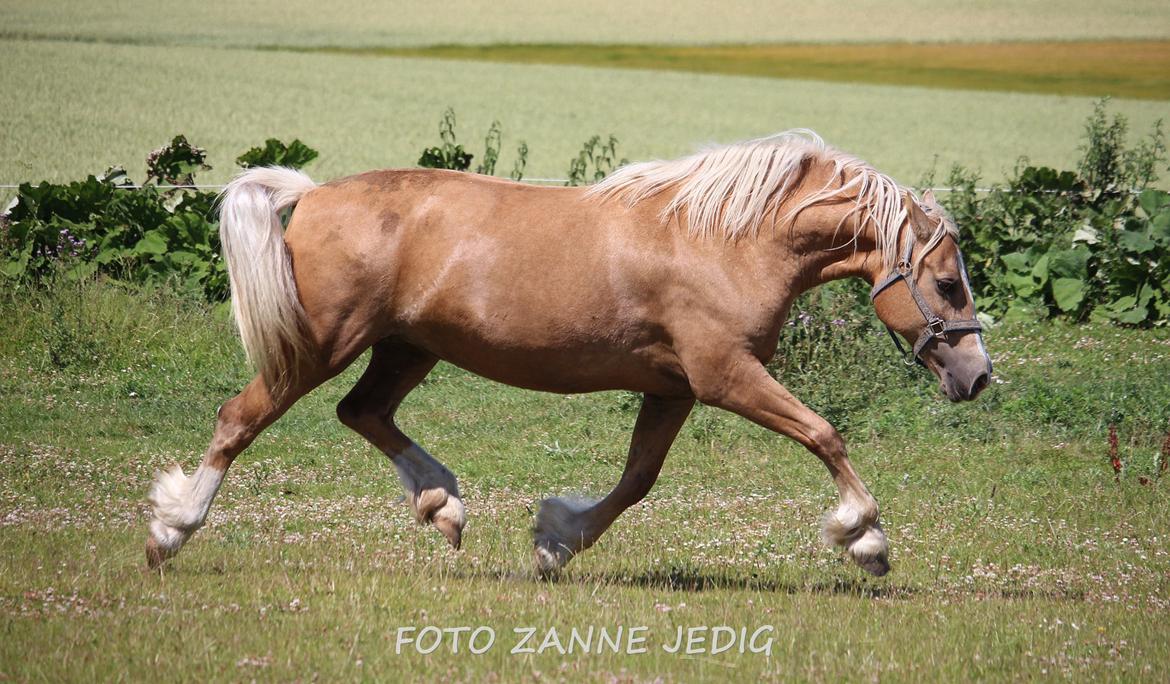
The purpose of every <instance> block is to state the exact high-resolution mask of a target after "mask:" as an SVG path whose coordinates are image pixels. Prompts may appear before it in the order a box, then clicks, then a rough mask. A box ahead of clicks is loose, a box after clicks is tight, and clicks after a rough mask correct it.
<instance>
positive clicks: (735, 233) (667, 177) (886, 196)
mask: <svg viewBox="0 0 1170 684" xmlns="http://www.w3.org/2000/svg"><path fill="white" fill-rule="evenodd" d="M815 164H828V165H831V173H830V174H829V181H828V182H826V184H825V185H824V186H823V187H821V188H819V189H817V190H815V191H812V192H809V193H808V194H807V195H805V196H804V197H801V198H800V199H799V201H798V202H796V204H795V205H793V206H791V207H790V208H789V209H788V210H787V211H786V212H785V213H784V215H783V216H781V215H780V209H781V207H782V206H783V205H784V204H785V203H787V202H789V200H792V199H794V198H795V197H796V196H797V191H798V190H799V189H800V187H801V184H802V181H803V180H804V178H805V176H806V174H807V173H808V169H809V168H811V167H812V166H813V165H815ZM670 190H673V192H674V196H673V197H672V198H671V200H670V201H669V202H668V203H667V204H666V205H665V206H664V207H663V208H662V211H661V213H660V214H659V216H660V218H661V219H662V220H664V221H668V220H671V219H674V218H680V217H681V214H683V213H684V212H685V213H686V219H687V226H688V230H689V232H690V234H691V235H692V236H694V237H697V238H709V237H719V238H723V239H726V240H730V241H736V240H739V239H741V238H744V237H754V236H756V235H757V234H758V233H759V230H760V228H761V227H762V226H764V225H771V226H776V225H777V224H781V225H782V224H785V223H788V222H790V221H791V220H793V219H794V218H795V217H796V216H797V215H798V214H799V213H800V212H802V211H804V210H805V209H807V208H809V207H811V206H814V205H816V204H820V203H822V202H827V201H830V200H840V199H847V200H848V199H852V200H853V206H852V208H851V209H850V210H849V211H848V212H846V214H845V215H844V216H843V217H842V218H841V221H840V223H839V224H838V226H837V228H838V229H839V228H840V226H841V225H843V224H844V223H845V222H846V221H847V220H848V219H849V218H851V217H854V216H856V217H857V219H858V220H856V221H855V222H854V225H855V231H854V235H853V239H852V240H850V241H849V242H846V243H845V244H843V245H841V246H842V247H844V246H846V245H849V244H853V245H854V246H856V244H857V238H858V236H859V235H860V234H861V232H862V231H863V230H864V229H865V227H866V226H867V225H871V226H873V228H874V235H875V236H876V241H877V248H878V250H880V252H881V254H882V257H883V261H884V262H885V265H886V267H887V268H893V266H894V264H895V263H896V262H897V260H898V259H899V258H900V252H901V249H900V248H899V245H898V236H899V234H900V233H901V230H902V227H903V226H904V225H905V224H906V222H907V218H908V214H907V209H906V205H905V203H904V201H903V196H904V195H908V196H909V197H911V198H912V199H913V201H915V202H919V201H920V200H919V199H918V196H917V195H916V194H915V193H914V192H913V191H911V190H910V189H908V188H905V187H902V186H901V185H899V184H898V183H897V182H895V181H894V180H893V179H892V178H890V177H889V176H887V175H885V174H883V173H879V172H878V171H877V170H875V169H874V168H873V167H872V166H870V165H869V164H867V163H866V162H864V161H862V160H861V159H858V158H857V157H854V156H852V155H849V154H846V153H844V152H841V151H840V150H837V149H835V148H833V147H830V146H828V145H826V144H825V142H824V141H823V140H822V139H821V138H820V136H818V135H817V134H816V133H814V132H812V131H810V130H807V129H795V130H791V131H785V132H783V133H777V134H776V135H771V136H768V137H765V138H757V139H755V140H748V141H745V142H741V143H735V144H732V145H724V146H720V147H713V148H710V149H706V150H703V151H700V152H698V153H696V154H693V155H691V156H689V157H683V158H681V159H673V160H667V161H649V162H642V163H639V164H631V165H629V166H625V167H622V168H620V169H618V170H617V171H615V172H613V173H612V174H610V175H609V177H607V178H605V179H604V180H602V181H600V182H598V183H597V184H596V185H594V186H593V187H592V188H590V189H589V191H588V196H591V197H598V198H602V199H614V200H618V201H621V202H624V203H625V204H627V205H630V206H632V205H634V204H637V203H638V202H641V201H643V200H646V199H649V198H651V197H654V196H656V195H659V194H660V193H663V192H667V191H670ZM948 233H949V234H951V235H952V236H954V237H956V238H957V234H956V230H955V228H954V224H953V223H951V222H949V221H943V220H940V222H939V226H938V228H937V229H936V230H935V231H934V234H933V236H932V237H931V238H930V240H929V241H928V242H927V244H926V246H925V248H924V249H922V250H920V251H919V255H918V257H917V258H916V259H915V262H916V263H915V265H917V261H918V260H920V259H921V258H922V256H924V255H925V254H926V253H928V252H929V251H930V250H931V249H933V248H934V246H935V245H937V244H938V242H939V241H940V240H941V239H942V238H943V236H944V235H946V234H948ZM911 234H912V233H911Z"/></svg>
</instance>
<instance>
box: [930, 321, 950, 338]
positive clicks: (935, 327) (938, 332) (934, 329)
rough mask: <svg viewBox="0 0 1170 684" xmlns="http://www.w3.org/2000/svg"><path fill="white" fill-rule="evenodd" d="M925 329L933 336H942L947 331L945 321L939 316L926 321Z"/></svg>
mask: <svg viewBox="0 0 1170 684" xmlns="http://www.w3.org/2000/svg"><path fill="white" fill-rule="evenodd" d="M926 330H927V332H929V333H930V334H931V336H933V337H942V336H943V335H945V334H946V332H947V322H946V321H945V320H943V319H941V318H934V319H931V320H929V321H927V322H926Z"/></svg>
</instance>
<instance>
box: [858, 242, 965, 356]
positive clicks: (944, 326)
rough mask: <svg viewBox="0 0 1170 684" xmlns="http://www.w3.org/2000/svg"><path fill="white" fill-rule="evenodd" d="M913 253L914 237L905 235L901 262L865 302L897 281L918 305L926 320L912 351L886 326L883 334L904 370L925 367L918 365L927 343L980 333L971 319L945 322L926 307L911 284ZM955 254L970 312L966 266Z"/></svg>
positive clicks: (926, 304) (924, 300) (873, 298)
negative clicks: (956, 333) (949, 335)
mask: <svg viewBox="0 0 1170 684" xmlns="http://www.w3.org/2000/svg"><path fill="white" fill-rule="evenodd" d="M913 252H914V234H913V232H909V231H908V234H907V236H906V249H905V251H904V252H903V253H902V258H901V259H899V260H898V263H897V264H896V265H895V266H894V270H893V271H892V272H891V273H890V274H889V275H888V276H886V277H885V278H883V279H882V280H881V281H879V282H878V283H877V284H876V285H874V286H873V289H872V290H870V291H869V300H870V301H871V302H872V301H874V300H875V299H877V296H878V295H879V294H881V293H882V291H883V290H885V289H886V288H888V287H889V286H891V285H893V284H894V283H896V282H898V281H899V280H901V281H902V282H904V283H906V287H907V288H909V289H910V295H911V296H912V297H913V298H914V303H915V304H917V305H918V310H919V311H921V312H922V317H923V318H925V319H926V327H924V328H923V329H922V332H921V333H919V335H918V339H917V340H916V341H915V342H914V348H913V350H912V351H907V350H906V348H905V347H903V346H902V340H900V339H898V334H897V333H895V332H894V329H893V328H891V327H890V326H888V325H887V326H886V332H888V333H890V339H892V340H893V341H894V345H895V346H896V347H897V348H898V351H899V352H901V354H902V362H903V363H905V364H906V365H907V366H912V365H914V364H915V363H917V364H918V365H920V366H923V367H925V366H926V364H925V363H923V362H922V357H921V354H922V350H923V349H924V348H925V347H926V345H927V344H928V343H929V342H930V340H931V339H943V338H945V337H946V336H947V333H952V332H981V331H982V330H983V326H982V325H980V324H979V321H978V320H977V319H975V318H965V319H961V320H949V321H948V320H946V319H944V318H943V317H942V316H939V315H938V314H936V313H935V312H934V310H933V309H931V308H930V304H929V303H928V302H927V301H926V298H925V297H923V296H922V291H921V290H919V289H918V285H916V284H915V283H914V278H913V272H914V267H913V265H912V263H911V261H910V257H911V255H912V254H913ZM958 254H959V273H960V277H962V279H963V287H965V288H966V289H967V296H968V297H971V305H972V308H974V304H975V297H974V294H973V293H972V292H971V285H970V284H969V283H968V282H967V266H966V265H965V264H964V263H963V254H962V253H961V252H959V253H958Z"/></svg>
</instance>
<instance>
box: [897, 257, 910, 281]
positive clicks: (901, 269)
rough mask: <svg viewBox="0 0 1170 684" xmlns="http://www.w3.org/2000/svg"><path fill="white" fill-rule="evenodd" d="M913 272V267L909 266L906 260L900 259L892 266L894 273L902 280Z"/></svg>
mask: <svg viewBox="0 0 1170 684" xmlns="http://www.w3.org/2000/svg"><path fill="white" fill-rule="evenodd" d="M913 270H914V267H913V266H912V265H911V264H910V261H909V260H907V259H902V260H901V261H899V262H898V263H897V264H896V265H895V266H894V271H895V272H897V273H898V275H900V276H902V277H903V278H904V277H906V276H908V275H910V272H911V271H913Z"/></svg>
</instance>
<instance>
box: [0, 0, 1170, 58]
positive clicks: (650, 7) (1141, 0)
mask: <svg viewBox="0 0 1170 684" xmlns="http://www.w3.org/2000/svg"><path fill="white" fill-rule="evenodd" d="M0 27H3V28H2V29H0V33H2V34H3V35H7V36H14V35H15V36H20V35H24V36H28V35H33V36H56V37H67V38H74V39H83V40H115V41H125V40H132V41H137V42H143V43H154V44H164V43H165V44H198V45H232V46H248V47H251V46H256V45H273V44H279V45H285V46H306V45H313V46H322V45H345V46H358V47H369V46H400V45H434V44H440V43H447V44H450V43H550V42H551V43H642V42H650V43H671V44H710V43H764V42H785V43H788V42H808V41H813V42H873V41H912V42H913V41H960V42H967V41H1000V40H1082V39H1102V38H1124V39H1133V38H1170V7H1167V5H1166V3H1165V2H1161V1H1159V0H1126V1H1125V2H1110V3H1100V2H1094V1H1093V0H1068V1H1066V2H1062V3H1061V4H1060V10H1059V11H1054V10H1053V8H1052V7H1051V6H1050V5H1048V4H1047V3H1043V2H1035V1H1030V2H1012V1H1011V0H972V1H971V2H964V3H938V2H929V1H928V0H895V1H894V2H878V1H876V0H866V1H865V2H859V3H853V4H851V5H850V6H849V8H848V10H847V11H842V6H841V5H840V4H839V3H836V2H831V1H830V0H808V1H804V2H780V3H778V2H766V1H764V0H733V1H731V2H721V3H711V2H706V1H705V0H677V1H676V2H672V3H670V6H669V10H667V9H666V8H664V7H663V6H661V5H659V4H656V3H629V2H619V1H617V0H598V1H596V2H575V1H573V0H548V1H547V2H542V3H539V4H536V5H534V4H533V3H530V2H525V1H524V0H498V1H497V2H492V3H490V4H484V3H480V2H474V1H472V0H455V1H453V2H445V3H419V2H407V1H404V0H394V1H393V2H375V1H374V0H339V1H338V2H333V3H330V6H329V11H323V10H322V8H321V6H320V4H319V3H316V2H312V0H257V1H256V2H252V3H249V4H248V9H247V11H246V12H245V11H241V9H240V7H239V5H238V4H237V3H233V2H229V1H228V0H207V1H205V2H199V3H188V4H185V5H175V4H173V3H142V2H130V1H129V0H104V1H103V2H94V3H77V2H71V1H70V0H8V1H7V2H5V3H3V5H0Z"/></svg>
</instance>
